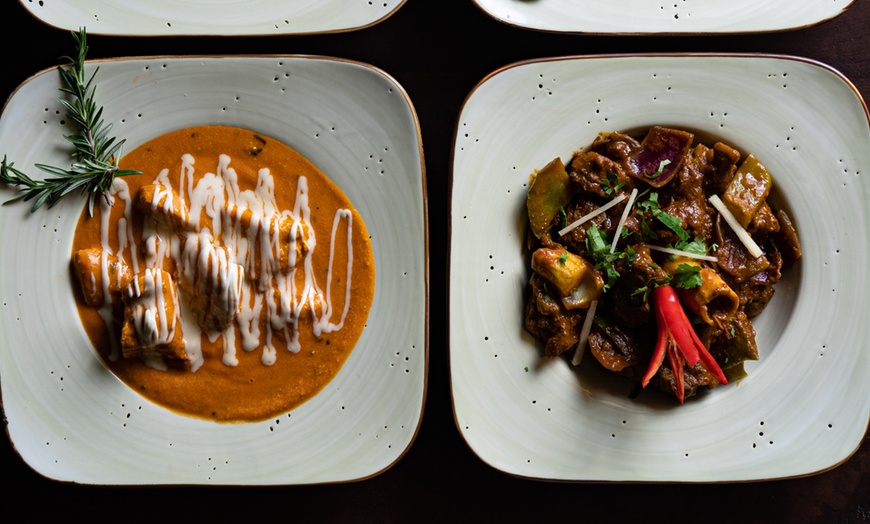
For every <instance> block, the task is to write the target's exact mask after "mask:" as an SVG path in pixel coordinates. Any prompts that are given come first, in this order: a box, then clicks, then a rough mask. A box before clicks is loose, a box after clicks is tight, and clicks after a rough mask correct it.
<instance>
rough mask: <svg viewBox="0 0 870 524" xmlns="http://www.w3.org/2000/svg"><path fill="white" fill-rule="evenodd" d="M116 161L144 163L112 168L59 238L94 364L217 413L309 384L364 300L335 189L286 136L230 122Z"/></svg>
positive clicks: (344, 345) (223, 415)
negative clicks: (65, 243)
mask: <svg viewBox="0 0 870 524" xmlns="http://www.w3.org/2000/svg"><path fill="white" fill-rule="evenodd" d="M121 167H122V168H126V169H135V170H138V171H141V172H142V174H141V175H137V176H129V177H123V178H118V179H116V182H115V186H114V189H113V192H112V193H113V194H112V195H111V198H112V200H113V205H112V206H111V207H110V206H108V205H107V204H106V203H102V204H101V205H100V206H95V209H94V216H93V217H89V216H88V214H87V211H85V212H83V214H82V216H81V217H80V218H79V222H78V226H77V229H76V234H75V238H74V241H73V260H74V262H73V271H74V273H76V275H77V277H78V280H79V283H80V284H81V285H80V287H77V288H76V299H77V303H78V310H79V314H80V317H81V320H82V323H83V325H84V328H85V330H86V332H87V334H88V336H89V337H90V339H91V341H92V343H93V344H94V347H95V348H96V349H97V353H98V354H99V356H100V357H101V358H102V360H103V362H104V363H105V364H106V366H107V367H108V368H109V369H110V370H111V371H112V372H113V373H115V374H116V375H117V376H118V377H119V378H120V379H121V380H122V381H123V382H124V383H126V384H127V385H128V386H129V387H131V388H132V389H134V390H135V391H137V392H139V393H140V394H142V395H143V396H145V397H146V398H148V399H150V400H151V401H153V402H155V403H157V404H160V405H162V406H164V407H166V408H169V409H170V410H173V411H176V412H179V413H183V414H187V415H191V416H195V417H201V418H206V419H211V420H215V421H220V422H245V421H257V420H264V419H267V418H270V417H273V416H275V415H277V414H280V413H284V412H287V411H289V410H290V409H292V408H293V407H295V406H297V405H299V404H300V403H302V402H305V401H306V400H308V399H310V398H311V397H312V396H314V395H315V394H317V393H318V392H319V391H320V390H321V389H322V388H323V387H324V386H325V385H326V384H327V383H328V382H329V381H330V380H331V379H332V378H333V377H335V375H336V374H337V373H338V371H339V369H340V368H341V366H342V365H343V363H344V362H345V361H346V359H347V358H348V356H349V354H350V352H351V350H352V349H353V348H354V346H355V345H356V343H357V341H358V339H359V337H360V335H361V334H362V331H363V329H364V327H365V323H366V319H367V317H368V313H369V309H370V307H371V304H372V300H373V296H374V285H375V265H374V258H373V253H372V248H371V243H370V238H369V235H368V232H367V231H366V227H365V224H364V223H363V221H362V219H361V217H360V215H359V213H358V212H357V211H356V210H355V209H354V208H353V206H352V205H351V203H350V201H349V200H348V198H347V197H346V196H345V195H344V194H343V193H342V192H341V190H340V189H338V187H336V186H335V185H334V184H333V183H332V182H331V181H330V180H329V179H328V178H327V177H326V176H324V174H323V173H321V172H320V171H319V170H318V169H317V168H316V167H315V166H314V165H312V164H311V163H310V162H309V161H308V160H306V159H305V158H304V157H302V156H301V155H300V154H299V153H297V152H296V151H294V150H293V149H291V148H290V147H288V146H286V145H284V144H282V143H280V142H278V141H276V140H274V139H272V138H270V137H266V136H263V135H260V134H257V133H255V132H253V131H248V130H245V129H239V128H233V127H222V126H204V127H194V128H189V129H182V130H179V131H174V132H171V133H167V134H165V135H162V136H160V137H157V138H155V139H153V140H152V141H150V142H147V143H145V144H144V145H142V146H140V147H138V148H137V149H135V150H134V151H132V152H130V153H128V154H127V155H125V156H124V157H123V159H122V162H121ZM82 250H89V251H88V253H91V256H90V261H88V258H87V257H86V256H84V255H82V254H81V253H85V252H84V251H82ZM77 254H78V255H77ZM160 269H162V270H164V271H160ZM351 283H352V285H351ZM88 302H90V304H89V303H88Z"/></svg>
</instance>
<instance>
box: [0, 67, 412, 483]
mask: <svg viewBox="0 0 870 524" xmlns="http://www.w3.org/2000/svg"><path fill="white" fill-rule="evenodd" d="M97 65H98V66H99V68H100V69H99V73H98V76H97V85H98V87H97V100H98V103H100V104H102V105H104V106H105V113H104V117H105V118H106V120H107V121H108V122H112V123H113V124H114V126H115V127H114V129H113V133H115V134H116V135H118V136H122V137H125V138H126V139H127V145H126V147H129V148H134V147H136V146H137V145H139V144H141V143H143V142H145V141H147V140H148V139H150V138H153V137H155V136H157V135H160V134H162V133H164V132H166V131H169V130H173V129H177V128H181V127H188V126H194V125H201V124H225V125H234V126H240V127H247V128H250V129H254V130H257V131H259V132H262V133H264V134H266V135H269V136H272V137H274V138H276V139H279V140H281V141H283V142H285V143H287V144H288V145H290V146H291V147H293V148H294V149H296V150H297V151H299V152H300V153H302V154H303V155H304V156H306V157H307V158H308V159H309V160H311V161H312V162H313V163H314V164H315V165H317V166H318V167H319V168H320V169H321V170H322V171H323V172H324V173H326V175H327V176H329V177H330V178H332V180H333V181H334V182H335V183H336V184H337V185H338V186H339V187H340V188H341V189H342V190H343V191H344V193H345V194H346V195H347V196H348V197H349V198H350V200H351V201H352V202H353V203H354V205H355V206H356V207H357V209H358V210H359V211H360V213H361V214H362V216H363V219H364V220H365V221H366V224H367V226H368V231H369V233H370V234H371V236H372V246H373V249H374V256H375V263H376V267H377V283H376V288H375V297H374V303H373V305H372V309H371V312H370V314H369V319H368V323H367V327H366V329H365V331H364V332H363V335H362V337H361V339H360V340H359V343H358V344H357V346H356V348H355V349H354V351H353V352H352V353H351V356H350V357H349V359H348V360H347V362H346V363H345V365H344V367H343V368H342V369H341V371H340V372H339V373H338V375H337V376H336V377H335V378H334V379H333V380H332V381H331V382H330V383H329V384H328V385H327V386H326V387H325V388H324V389H323V390H322V391H321V392H320V393H319V394H318V395H317V396H315V397H314V398H313V399H311V400H309V401H308V402H306V403H304V404H302V405H301V406H299V407H297V408H296V409H293V410H292V411H291V412H289V413H286V414H283V415H281V416H277V417H275V418H274V419H272V420H268V421H265V422H258V423H250V424H218V423H213V422H208V421H204V420H199V419H194V418H190V417H185V416H181V415H177V414H175V413H173V412H170V411H167V410H165V409H163V408H161V407H158V406H156V405H154V404H152V403H151V402H149V401H147V400H145V399H144V398H143V397H141V396H140V395H138V394H137V393H136V392H134V391H132V390H131V389H130V388H128V387H127V386H126V385H124V384H123V383H121V382H120V381H119V380H118V379H117V378H116V377H115V376H114V375H113V374H112V373H110V372H109V371H107V370H106V368H105V367H103V366H102V365H101V362H100V360H99V359H98V357H97V356H96V353H95V352H94V349H93V348H92V346H91V344H90V342H89V340H88V339H87V336H86V335H85V332H84V330H83V329H82V326H81V323H80V321H79V318H78V314H77V312H76V306H75V303H74V298H73V294H72V287H71V286H72V284H71V282H70V280H71V278H70V270H69V260H70V253H71V249H72V237H73V233H74V227H75V222H76V221H75V220H71V218H73V217H77V216H78V215H79V213H80V212H81V209H82V206H83V202H82V200H79V199H76V198H68V199H67V200H66V201H62V202H61V203H60V204H59V205H57V206H56V207H55V208H53V209H51V210H48V209H40V210H37V212H36V213H33V214H31V213H30V212H29V209H30V206H28V205H26V204H13V205H8V206H3V207H0V238H2V240H3V249H2V251H0V268H2V271H0V386H2V400H3V409H4V414H5V417H6V422H7V430H8V433H9V437H10V439H11V440H12V443H13V445H14V447H15V449H16V451H17V452H18V453H19V454H20V456H21V457H22V458H23V459H24V461H26V462H27V463H28V464H29V465H30V466H31V467H33V469H35V470H36V471H38V472H39V473H41V474H42V475H44V476H46V477H49V478H52V479H57V480H61V481H71V482H78V483H85V484H222V485H244V484H313V483H332V482H344V481H351V480H358V479H362V478H366V477H370V476H373V475H376V474H378V473H380V472H382V471H384V470H386V469H387V468H389V467H390V466H391V465H392V464H394V463H395V462H396V461H397V460H399V459H400V458H401V457H402V455H403V454H404V453H405V451H406V450H407V449H408V447H409V446H410V445H411V443H412V441H413V439H414V436H415V435H416V432H417V430H418V427H419V424H420V421H421V417H422V410H423V399H424V396H425V389H426V372H427V363H428V347H427V344H428V335H427V333H428V326H427V323H428V298H427V288H428V274H427V272H428V263H427V249H428V246H427V226H426V208H425V191H426V186H425V178H424V171H423V159H422V150H421V142H420V129H419V123H418V122H417V117H416V115H415V112H414V110H413V107H412V105H411V103H410V101H409V99H408V97H407V94H406V93H405V92H404V90H403V89H402V88H401V86H399V85H398V84H397V83H396V82H395V81H394V80H393V79H392V78H390V77H389V76H388V75H386V74H385V73H384V72H382V71H380V70H377V69H375V68H373V67H371V66H368V65H365V64H360V63H355V62H348V61H343V60H337V59H330V58H318V57H293V56H274V57H271V56H267V57H177V58H169V57H166V58H164V57H154V58H137V59H120V60H112V61H102V62H97V63H90V65H89V67H94V66H97ZM59 85H60V80H59V75H58V74H57V72H56V70H49V71H45V72H42V73H40V74H38V75H36V76H34V77H33V78H31V79H29V80H27V81H26V82H25V83H24V84H22V85H21V86H20V88H19V89H18V90H17V91H16V92H15V93H14V94H13V96H12V97H11V98H10V100H9V102H8V103H7V105H6V107H5V109H4V111H3V114H2V117H0V152H2V154H4V155H6V156H7V158H8V159H9V160H11V161H14V162H15V165H16V167H19V168H23V169H25V170H26V171H30V174H31V175H32V176H35V175H37V174H38V173H39V172H38V171H37V170H36V169H30V167H31V166H33V165H34V164H35V163H47V164H53V165H61V166H62V165H68V164H69V149H68V147H67V145H66V143H65V141H64V140H63V138H62V134H63V133H67V134H70V133H72V132H73V131H72V130H71V128H69V127H67V126H65V125H64V124H63V121H64V120H65V118H66V117H65V116H64V114H63V112H62V110H61V107H60V104H59V103H58V101H57V99H58V97H59V92H58V90H57V89H58V87H59ZM14 194H15V193H14V191H12V190H10V189H8V188H0V199H2V200H4V201H5V200H8V199H9V198H11V197H12V196H14ZM397 224H401V225H402V226H401V227H397Z"/></svg>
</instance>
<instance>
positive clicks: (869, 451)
mask: <svg viewBox="0 0 870 524" xmlns="http://www.w3.org/2000/svg"><path fill="white" fill-rule="evenodd" d="M0 19H2V20H3V22H4V23H5V27H6V28H7V29H6V34H7V37H6V42H7V43H6V45H5V46H4V49H3V60H2V64H3V74H2V75H0V97H2V100H4V101H5V100H6V99H7V98H8V97H9V96H10V95H11V94H12V92H13V91H14V90H15V88H16V87H17V86H18V85H19V84H21V83H22V82H24V81H25V80H26V79H27V78H28V77H29V76H30V75H32V74H34V73H36V72H38V71H40V70H42V69H44V68H49V67H54V66H56V65H58V63H59V61H58V60H59V57H60V56H61V55H64V54H67V53H68V52H69V51H68V50H69V49H70V37H69V34H68V33H67V32H66V31H63V30H59V29H56V28H52V27H48V26H46V25H43V24H42V23H41V22H39V21H38V20H36V19H35V18H33V17H32V16H31V15H30V14H29V13H28V12H27V11H26V10H25V9H24V8H23V7H22V6H21V5H19V4H18V2H15V1H11V0H10V1H6V2H5V3H4V4H3V6H2V7H0ZM12 35H16V36H14V37H13V36H12ZM89 44H90V47H91V52H90V55H89V58H109V57H117V56H143V55H188V54H217V55H221V54H299V53H301V54H315V55H328V56H336V57H344V58H349V59H353V60H358V61H361V62H366V63H369V64H372V65H374V66H377V67H379V68H381V69H383V70H385V71H386V72H387V73H389V74H390V75H392V76H393V77H394V78H395V79H396V80H397V81H398V82H399V83H400V84H401V85H402V86H403V87H404V88H405V89H406V90H407V92H408V94H409V96H410V98H411V100H412V102H413V104H414V106H415V108H416V111H417V114H418V117H419V120H420V124H421V126H422V136H423V146H424V154H425V161H426V174H427V180H428V196H429V227H430V253H431V261H430V293H431V302H430V310H431V316H430V333H431V334H430V346H429V352H430V353H429V363H430V367H429V381H428V395H427V399H426V406H425V412H424V417H423V422H422V426H421V428H420V431H419V434H418V436H417V438H416V440H415V442H414V443H413V445H412V446H411V447H410V449H409V450H408V452H407V454H406V455H405V456H404V457H403V458H402V459H401V460H400V461H399V462H398V463H396V464H395V465H394V466H393V467H392V468H390V469H389V470H387V471H386V472H384V473H382V474H381V475H378V476H376V477H374V478H371V479H368V480H365V481H361V482H355V483H349V484H341V485H327V486H301V487H265V488H206V487H175V488H163V487H152V488H111V487H93V486H78V485H69V484H62V483H57V482H54V481H51V480H47V479H45V478H43V477H41V476H40V475H39V474H38V473H36V472H34V471H33V470H31V469H30V468H29V467H28V466H27V465H26V464H25V463H24V462H23V461H22V460H21V459H20V458H19V457H18V455H17V454H16V453H15V451H14V449H13V447H12V444H11V443H10V441H9V438H8V436H6V435H4V436H3V437H2V438H0V453H2V455H0V479H2V480H3V481H4V482H3V485H4V496H3V501H4V502H3V510H4V512H5V513H6V514H8V515H16V514H22V515H27V516H28V517H34V520H35V521H44V520H47V519H48V518H56V519H69V520H72V519H81V518H83V519H86V520H88V521H90V520H94V519H96V520H98V521H104V520H108V519H112V520H118V521H121V522H129V521H135V522H161V521H164V520H172V521H175V520H176V519H177V520H181V519H185V520H188V519H189V520H191V521H198V522H203V521H206V520H213V519H217V520H216V521H218V522H254V521H260V520H262V519H277V520H280V521H292V520H301V519H306V520H308V519H317V520H319V521H339V520H341V521H345V520H347V521H378V522H391V521H399V522H404V521H443V520H446V519H461V520H472V519H475V520H477V519H486V520H492V521H498V520H502V521H524V520H532V519H534V520H544V519H548V520H566V521H568V520H570V521H576V522H599V521H608V522H629V521H650V522H664V521H670V522H683V521H687V522H688V521H708V522H712V521H728V522H824V523H845V522H864V521H868V522H870V445H867V443H866V440H867V437H865V444H864V445H863V446H862V447H861V448H860V449H859V450H858V451H857V452H856V453H855V454H854V455H853V456H852V457H851V458H850V459H849V460H848V461H847V462H845V463H844V464H842V465H840V466H838V467H836V468H834V469H832V470H830V471H827V472H824V473H820V474H817V475H813V476H810V477H805V478H796V479H787V480H778V481H769V482H762V483H732V484H714V485H696V484H690V485H680V484H651V485H650V484H570V483H549V482H538V481H530V480H523V479H518V478H514V477H511V476H508V475H506V474H504V473H501V472H499V471H496V470H493V469H492V468H490V467H489V466H487V465H485V464H484V463H483V462H482V461H481V460H480V459H478V458H477V457H476V456H475V455H474V454H473V453H472V452H471V451H470V450H469V448H468V447H467V446H466V445H465V443H464V441H463V440H462V437H461V436H460V434H459V432H458V430H457V429H456V425H455V422H454V419H453V412H452V407H451V400H450V383H449V379H450V375H449V366H448V351H449V348H448V345H447V342H448V336H447V308H448V297H447V252H448V251H447V246H448V224H449V219H450V217H449V203H450V195H449V178H450V168H451V166H450V159H451V150H452V142H453V133H454V126H455V124H456V118H457V116H458V114H459V111H460V109H461V106H462V103H463V101H464V99H465V97H466V95H467V94H468V93H469V92H470V91H471V89H472V88H473V87H474V86H475V85H476V84H477V83H478V82H479V81H480V80H481V79H482V78H483V77H484V76H485V75H486V74H488V73H490V72H491V71H493V70H494V69H497V68H499V67H501V66H504V65H507V64H509V63H512V62H515V61H518V60H525V59H534V58H541V57H548V56H562V55H584V54H599V53H637V52H686V51H698V52H741V53H743V52H762V53H777V54H787V55H798V56H804V57H808V58H812V59H816V60H819V61H821V62H824V63H827V64H829V65H831V66H832V67H834V68H835V69H837V70H839V71H840V72H842V73H843V74H844V75H845V76H846V77H848V78H849V79H850V80H851V81H852V82H853V83H854V84H855V85H856V86H857V88H858V89H859V90H860V92H861V93H862V95H863V96H864V97H865V98H867V97H870V1H868V0H857V1H856V2H855V3H854V4H853V5H852V7H851V8H850V9H848V10H847V11H846V12H845V13H844V14H842V15H841V16H839V17H837V18H835V19H834V20H831V21H828V22H825V23H822V24H819V25H817V26H814V27H810V28H806V29H800V30H795V31H787V32H781V33H774V34H757V35H737V36H677V37H673V36H671V37H668V36H586V35H558V34H548V33H540V32H534V31H529V30H523V29H518V28H513V27H509V26H506V25H504V24H502V23H500V22H497V21H495V20H493V19H491V18H490V17H489V16H487V15H486V14H484V13H483V12H482V11H480V10H479V9H478V8H476V7H475V5H474V4H473V3H472V1H471V0H450V1H448V2H436V1H431V0H408V1H407V2H406V4H405V5H404V6H402V7H401V8H400V9H399V10H398V11H397V12H396V13H395V14H394V15H393V16H391V17H390V18H388V19H387V20H385V21H383V22H382V23H380V24H377V25H375V26H373V27H370V28H367V29H364V30H360V31H353V32H348V33H340V34H333V35H318V36H298V37H290V36H281V37H239V38H235V37H234V38H227V37H221V38H187V37H185V38H176V37H146V38H130V37H106V36H98V35H89ZM867 146H868V147H870V144H867ZM868 350H870V348H868ZM867 379H868V380H870V377H867Z"/></svg>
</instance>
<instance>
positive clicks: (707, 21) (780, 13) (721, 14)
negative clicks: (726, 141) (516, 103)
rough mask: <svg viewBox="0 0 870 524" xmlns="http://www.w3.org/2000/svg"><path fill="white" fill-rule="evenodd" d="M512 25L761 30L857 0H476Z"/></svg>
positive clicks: (823, 16)
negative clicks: (664, 0)
mask: <svg viewBox="0 0 870 524" xmlns="http://www.w3.org/2000/svg"><path fill="white" fill-rule="evenodd" d="M473 1H474V2H475V3H476V4H477V5H478V7H480V9H481V10H483V11H484V12H485V13H487V14H488V15H489V16H491V17H492V18H495V19H496V20H499V21H501V22H503V23H506V24H508V25H514V26H518V27H523V28H527V29H536V30H540V31H552V32H557V33H595V34H607V33H613V34H616V33H620V34H647V33H667V34H694V33H759V32H772V31H784V30H791V29H798V28H801V27H807V26H811V25H815V24H818V23H820V22H823V21H825V20H830V19H831V18H834V17H836V16H838V15H840V14H841V13H843V12H844V11H845V10H846V8H848V7H849V6H850V5H852V4H853V3H854V1H855V0H765V1H762V2H759V1H758V0H728V1H723V0H679V1H672V2H663V1H659V2H654V1H651V0H605V1H602V0H531V1H529V0H473Z"/></svg>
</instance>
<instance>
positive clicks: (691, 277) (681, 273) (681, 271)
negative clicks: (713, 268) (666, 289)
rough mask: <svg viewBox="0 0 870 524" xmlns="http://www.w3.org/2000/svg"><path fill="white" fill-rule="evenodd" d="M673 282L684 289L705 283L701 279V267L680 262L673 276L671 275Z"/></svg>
mask: <svg viewBox="0 0 870 524" xmlns="http://www.w3.org/2000/svg"><path fill="white" fill-rule="evenodd" d="M671 284H672V285H673V286H676V287H681V288H684V289H692V288H696V287H700V286H701V284H703V282H702V281H701V267H700V266H695V265H692V264H680V265H679V266H677V270H676V272H674V275H673V277H671Z"/></svg>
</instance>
